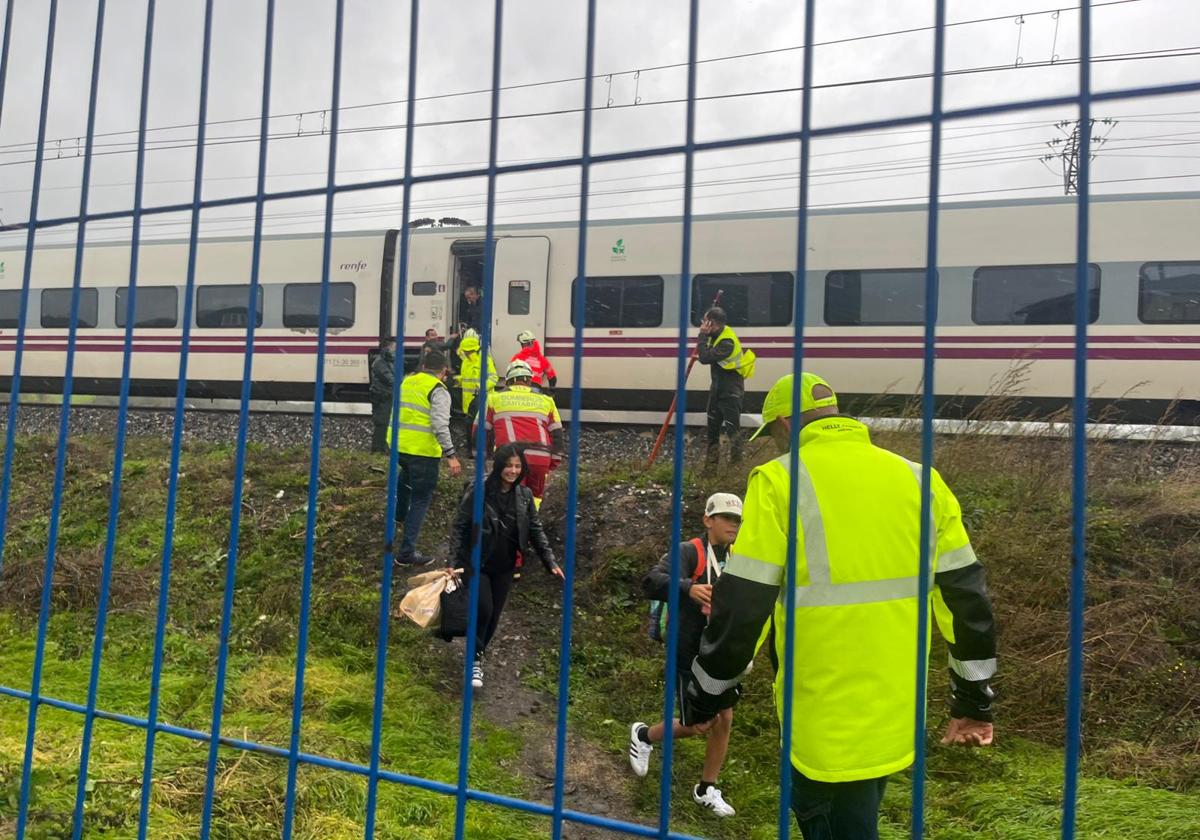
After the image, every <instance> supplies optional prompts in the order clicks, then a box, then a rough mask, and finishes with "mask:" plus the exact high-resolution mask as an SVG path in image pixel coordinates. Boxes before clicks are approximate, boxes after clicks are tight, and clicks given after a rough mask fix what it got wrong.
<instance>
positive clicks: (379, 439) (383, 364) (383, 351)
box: [367, 336, 396, 454]
mask: <svg viewBox="0 0 1200 840" xmlns="http://www.w3.org/2000/svg"><path fill="white" fill-rule="evenodd" d="M370 380H371V384H370V386H369V387H368V391H367V393H368V395H369V396H370V398H371V451H372V452H383V453H385V454H386V453H387V451H388V445H387V432H388V421H389V420H391V418H392V386H393V385H394V384H395V382H396V339H394V338H392V337H391V336H389V337H387V338H385V339H384V340H383V341H381V342H379V355H377V356H376V357H375V359H374V360H373V361H372V362H371V372H370Z"/></svg>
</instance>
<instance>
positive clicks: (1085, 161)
mask: <svg viewBox="0 0 1200 840" xmlns="http://www.w3.org/2000/svg"><path fill="white" fill-rule="evenodd" d="M1079 55H1080V59H1081V60H1080V62H1079V148H1081V149H1082V150H1083V152H1082V154H1080V155H1079V172H1078V195H1079V203H1078V208H1079V211H1078V214H1077V216H1076V222H1075V367H1074V379H1075V382H1074V386H1075V387H1074V394H1073V398H1072V400H1071V595H1070V611H1071V619H1070V630H1069V634H1068V645H1067V649H1068V654H1067V655H1068V664H1067V740H1066V761H1065V762H1064V767H1063V819H1062V837H1063V840H1072V838H1073V837H1074V836H1075V816H1076V805H1077V798H1078V788H1079V750H1080V742H1081V739H1082V726H1083V608H1084V586H1085V582H1086V581H1085V571H1086V564H1087V530H1086V529H1087V428H1086V424H1087V407H1088V395H1087V329H1088V320H1089V314H1090V313H1089V310H1090V308H1091V294H1090V292H1089V289H1088V223H1089V218H1090V216H1089V209H1090V207H1089V205H1088V196H1089V195H1090V193H1091V184H1090V178H1089V175H1090V172H1091V148H1092V98H1093V96H1092V70H1091V60H1090V59H1091V55H1092V10H1091V7H1090V6H1089V5H1088V4H1087V3H1081V4H1080V5H1079Z"/></svg>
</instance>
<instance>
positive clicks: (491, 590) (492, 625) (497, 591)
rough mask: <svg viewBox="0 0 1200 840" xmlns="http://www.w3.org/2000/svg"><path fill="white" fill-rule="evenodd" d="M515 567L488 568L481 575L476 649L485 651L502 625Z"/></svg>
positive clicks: (481, 651)
mask: <svg viewBox="0 0 1200 840" xmlns="http://www.w3.org/2000/svg"><path fill="white" fill-rule="evenodd" d="M513 571H514V570H513V569H509V570H508V571H504V572H500V571H494V570H491V569H488V568H486V567H485V568H484V569H483V574H481V575H480V576H479V621H478V623H477V624H476V629H475V650H476V651H478V652H479V653H483V652H484V651H485V650H486V649H487V646H488V642H490V641H491V640H492V636H495V635H496V628H497V627H498V626H500V614H501V613H502V612H504V605H505V603H506V602H507V601H508V593H509V591H510V590H511V589H512V585H513Z"/></svg>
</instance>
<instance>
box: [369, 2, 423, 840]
mask: <svg viewBox="0 0 1200 840" xmlns="http://www.w3.org/2000/svg"><path fill="white" fill-rule="evenodd" d="M411 3H412V7H411V11H410V13H409V18H408V96H407V102H406V103H405V104H406V106H407V115H408V117H407V119H406V120H405V128H404V197H403V199H402V200H401V214H400V269H399V272H398V274H399V278H400V280H399V282H398V283H397V290H396V326H395V329H394V330H393V332H392V335H394V336H395V337H396V350H397V352H396V358H395V364H394V365H393V367H392V399H391V404H392V410H391V415H390V419H389V420H388V431H389V432H390V433H391V440H394V441H396V445H395V446H389V447H388V469H387V488H388V489H387V506H386V507H385V508H384V511H383V531H384V537H383V543H384V544H383V564H382V565H383V568H382V581H381V584H380V587H379V629H378V633H379V640H378V642H377V644H376V650H375V697H374V700H373V705H372V708H371V760H370V761H371V764H370V771H369V775H368V776H367V816H366V823H365V826H364V828H363V836H364V837H365V838H366V840H374V837H375V811H376V808H377V807H378V802H379V778H380V775H379V750H380V747H381V745H382V744H383V701H384V686H385V684H386V681H387V646H388V638H389V635H390V632H389V631H390V629H391V617H392V577H393V568H392V560H393V559H394V558H395V556H396V551H395V541H396V516H395V510H396V498H397V495H398V492H399V488H398V487H397V486H396V474H397V472H398V468H399V456H400V445H399V441H400V434H401V429H400V384H401V379H402V378H403V376H404V323H405V318H406V314H407V312H408V249H409V225H408V223H409V217H410V215H411V210H410V208H411V207H412V171H413V134H414V123H415V122H416V118H415V114H416V107H417V45H418V43H419V42H420V39H419V38H418V37H417V35H418V23H419V19H420V11H421V3H420V0H411ZM380 338H383V339H386V338H387V336H380Z"/></svg>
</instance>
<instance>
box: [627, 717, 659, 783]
mask: <svg viewBox="0 0 1200 840" xmlns="http://www.w3.org/2000/svg"><path fill="white" fill-rule="evenodd" d="M645 725H646V724H644V723H642V722H641V721H640V720H639V721H638V722H637V723H635V724H634V725H633V726H631V727H629V766H630V767H632V768H633V772H634V773H635V774H636V775H638V776H645V775H646V771H647V770H649V769H650V753H652V752H654V747H653V746H652V745H650V744H647V743H646V742H645V741H643V740H642V739H641V738H639V737H638V730H639V729H641V728H642V727H643V726H645Z"/></svg>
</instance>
